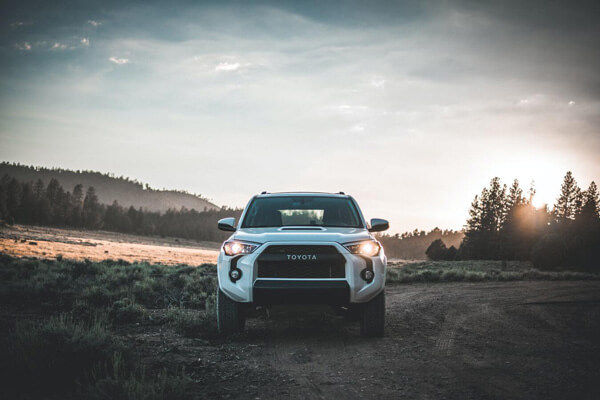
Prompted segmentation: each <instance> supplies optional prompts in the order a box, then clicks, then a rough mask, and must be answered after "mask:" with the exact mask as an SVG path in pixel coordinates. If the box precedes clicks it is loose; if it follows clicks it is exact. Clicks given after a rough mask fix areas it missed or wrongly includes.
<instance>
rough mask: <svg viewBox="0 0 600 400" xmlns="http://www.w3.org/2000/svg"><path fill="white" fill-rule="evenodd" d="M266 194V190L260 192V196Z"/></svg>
mask: <svg viewBox="0 0 600 400" xmlns="http://www.w3.org/2000/svg"><path fill="white" fill-rule="evenodd" d="M267 193H268V192H267V191H266V190H264V191H262V192H260V194H267Z"/></svg>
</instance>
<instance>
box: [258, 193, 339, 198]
mask: <svg viewBox="0 0 600 400" xmlns="http://www.w3.org/2000/svg"><path fill="white" fill-rule="evenodd" d="M281 196H319V197H346V198H347V197H349V196H348V195H347V194H345V193H344V192H338V193H327V192H276V193H266V192H262V193H261V194H259V195H257V197H281Z"/></svg>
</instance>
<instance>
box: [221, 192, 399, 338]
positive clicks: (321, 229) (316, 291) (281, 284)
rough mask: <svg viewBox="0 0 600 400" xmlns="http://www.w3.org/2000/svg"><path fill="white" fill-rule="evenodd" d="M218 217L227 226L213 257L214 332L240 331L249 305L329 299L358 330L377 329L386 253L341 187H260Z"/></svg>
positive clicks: (380, 224)
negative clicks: (355, 320)
mask: <svg viewBox="0 0 600 400" xmlns="http://www.w3.org/2000/svg"><path fill="white" fill-rule="evenodd" d="M240 221H241V222H240V223H239V224H238V226H237V228H236V226H235V219H234V218H224V219H222V220H220V221H219V229H221V230H224V231H232V232H234V233H233V234H232V235H231V237H230V238H229V239H228V240H227V241H225V243H223V247H222V249H221V252H220V253H219V261H218V266H217V269H218V279H219V289H218V294H217V322H218V328H219V332H220V333H221V334H223V335H228V334H232V333H236V332H241V331H242V330H243V329H244V324H245V321H246V309H247V308H248V307H249V306H250V305H253V306H258V305H261V306H267V307H268V306H270V305H273V304H290V303H300V304H330V305H332V306H334V307H338V308H340V309H342V310H345V311H346V312H347V313H348V314H349V315H354V316H358V317H359V318H360V322H361V334H362V335H363V336H381V335H383V328H384V323H385V292H384V286H385V273H386V264H387V259H386V257H385V254H384V252H383V248H382V247H381V244H380V243H379V242H378V241H377V240H375V238H374V237H373V236H372V235H371V233H370V232H377V231H383V230H386V229H388V228H389V224H388V222H387V221H386V220H383V219H372V220H371V224H370V226H369V225H367V223H366V222H365V219H364V217H363V215H362V213H361V211H360V209H359V207H358V204H356V201H355V200H354V199H353V198H352V197H351V196H348V195H345V194H344V193H337V194H331V193H307V192H301V193H300V192H298V193H297V192H294V193H266V192H263V193H261V194H260V195H257V196H254V197H253V198H252V199H251V200H250V202H249V203H248V205H247V206H246V208H245V209H244V212H243V213H242V216H241V218H240Z"/></svg>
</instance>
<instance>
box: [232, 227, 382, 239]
mask: <svg viewBox="0 0 600 400" xmlns="http://www.w3.org/2000/svg"><path fill="white" fill-rule="evenodd" d="M370 237H371V235H370V234H369V231H368V230H366V229H364V228H325V227H308V226H305V227H293V226H284V227H281V228H245V229H239V230H238V231H236V232H235V234H234V235H233V236H232V238H233V239H237V240H246V241H249V242H255V243H266V242H338V243H350V242H357V241H359V240H366V239H369V238H370Z"/></svg>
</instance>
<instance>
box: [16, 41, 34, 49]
mask: <svg viewBox="0 0 600 400" xmlns="http://www.w3.org/2000/svg"><path fill="white" fill-rule="evenodd" d="M15 46H16V48H17V49H19V50H24V51H30V50H31V45H30V44H29V43H28V42H23V43H17V44H15Z"/></svg>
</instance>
